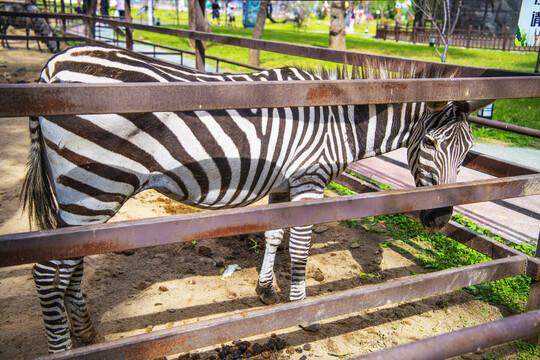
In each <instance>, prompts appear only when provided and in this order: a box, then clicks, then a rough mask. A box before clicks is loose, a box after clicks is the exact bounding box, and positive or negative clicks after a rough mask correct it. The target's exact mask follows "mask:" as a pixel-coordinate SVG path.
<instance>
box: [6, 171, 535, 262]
mask: <svg viewBox="0 0 540 360" xmlns="http://www.w3.org/2000/svg"><path fill="white" fill-rule="evenodd" d="M537 194H540V174H536V175H523V176H516V177H511V178H504V179H491V180H482V181H475V182H468V183H456V184H449V185H441V186H437V187H424V188H416V189H407V190H396V191H388V192H383V193H376V194H363V195H354V196H341V197H335V198H325V199H320V200H315V201H314V200H311V201H301V202H292V203H281V204H270V205H264V206H255V207H248V208H240V209H228V210H216V211H206V212H202V213H197V214H186V215H174V216H167V217H161V218H152V219H145V220H138V221H126V222H118V223H112V224H101V225H90V226H78V227H71V228H62V229H57V230H44V231H38V232H29V233H19V234H8V235H2V236H0V266H10V265H17V264H25V263H31V262H38V261H44V260H50V259H64V258H72V257H77V256H86V255H92V254H101V253H106V252H112V251H119V250H126V249H132V248H140V247H147V246H155V245H163V244H169V243H177V242H181V241H182V242H186V241H193V240H202V239H209V238H214V237H221V236H229V235H238V234H245V233H251V232H258V231H263V230H272V229H280V228H288V227H291V226H302V225H308V224H318V223H325V222H330V221H338V220H344V219H352V218H361V217H366V216H375V215H383V214H392V213H400V212H409V211H415V210H421V209H424V208H425V207H426V204H430V206H431V207H433V208H438V207H443V206H451V205H457V204H466V203H473V202H479V201H489V200H497V199H504V198H509V197H521V196H529V195H537Z"/></svg>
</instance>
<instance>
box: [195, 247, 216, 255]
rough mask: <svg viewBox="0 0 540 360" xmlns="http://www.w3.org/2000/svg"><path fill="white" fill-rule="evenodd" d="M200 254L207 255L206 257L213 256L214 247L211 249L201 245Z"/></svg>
mask: <svg viewBox="0 0 540 360" xmlns="http://www.w3.org/2000/svg"><path fill="white" fill-rule="evenodd" d="M198 252H199V255H202V256H206V257H212V255H213V254H214V252H213V251H212V249H210V248H209V247H208V246H202V245H201V246H199V250H198Z"/></svg>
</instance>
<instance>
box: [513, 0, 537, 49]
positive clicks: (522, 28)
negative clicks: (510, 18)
mask: <svg viewBox="0 0 540 360" xmlns="http://www.w3.org/2000/svg"><path fill="white" fill-rule="evenodd" d="M516 45H517V46H539V45H540V0H523V2H522V3H521V12H520V13H519V21H518V28H517V31H516Z"/></svg>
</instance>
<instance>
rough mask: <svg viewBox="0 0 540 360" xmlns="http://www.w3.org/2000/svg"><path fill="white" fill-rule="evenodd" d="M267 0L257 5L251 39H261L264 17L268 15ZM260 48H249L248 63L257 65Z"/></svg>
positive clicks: (262, 0)
mask: <svg viewBox="0 0 540 360" xmlns="http://www.w3.org/2000/svg"><path fill="white" fill-rule="evenodd" d="M268 2H269V0H261V5H260V6H259V12H258V13H257V20H255V27H254V28H253V36H252V37H251V38H252V39H262V36H263V32H264V24H265V23H266V17H267V16H268ZM259 55H260V50H254V49H250V50H249V60H248V64H250V65H256V66H259V64H260V58H259Z"/></svg>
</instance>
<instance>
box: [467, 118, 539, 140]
mask: <svg viewBox="0 0 540 360" xmlns="http://www.w3.org/2000/svg"><path fill="white" fill-rule="evenodd" d="M469 121H470V122H472V123H474V124H477V125H482V126H487V127H490V128H494V129H500V130H506V131H509V132H513V133H516V134H521V135H527V136H531V137H534V138H537V139H540V130H536V129H530V128H526V127H523V126H518V125H513V124H507V123H504V122H501V121H495V120H489V119H484V118H481V117H477V116H469Z"/></svg>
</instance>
